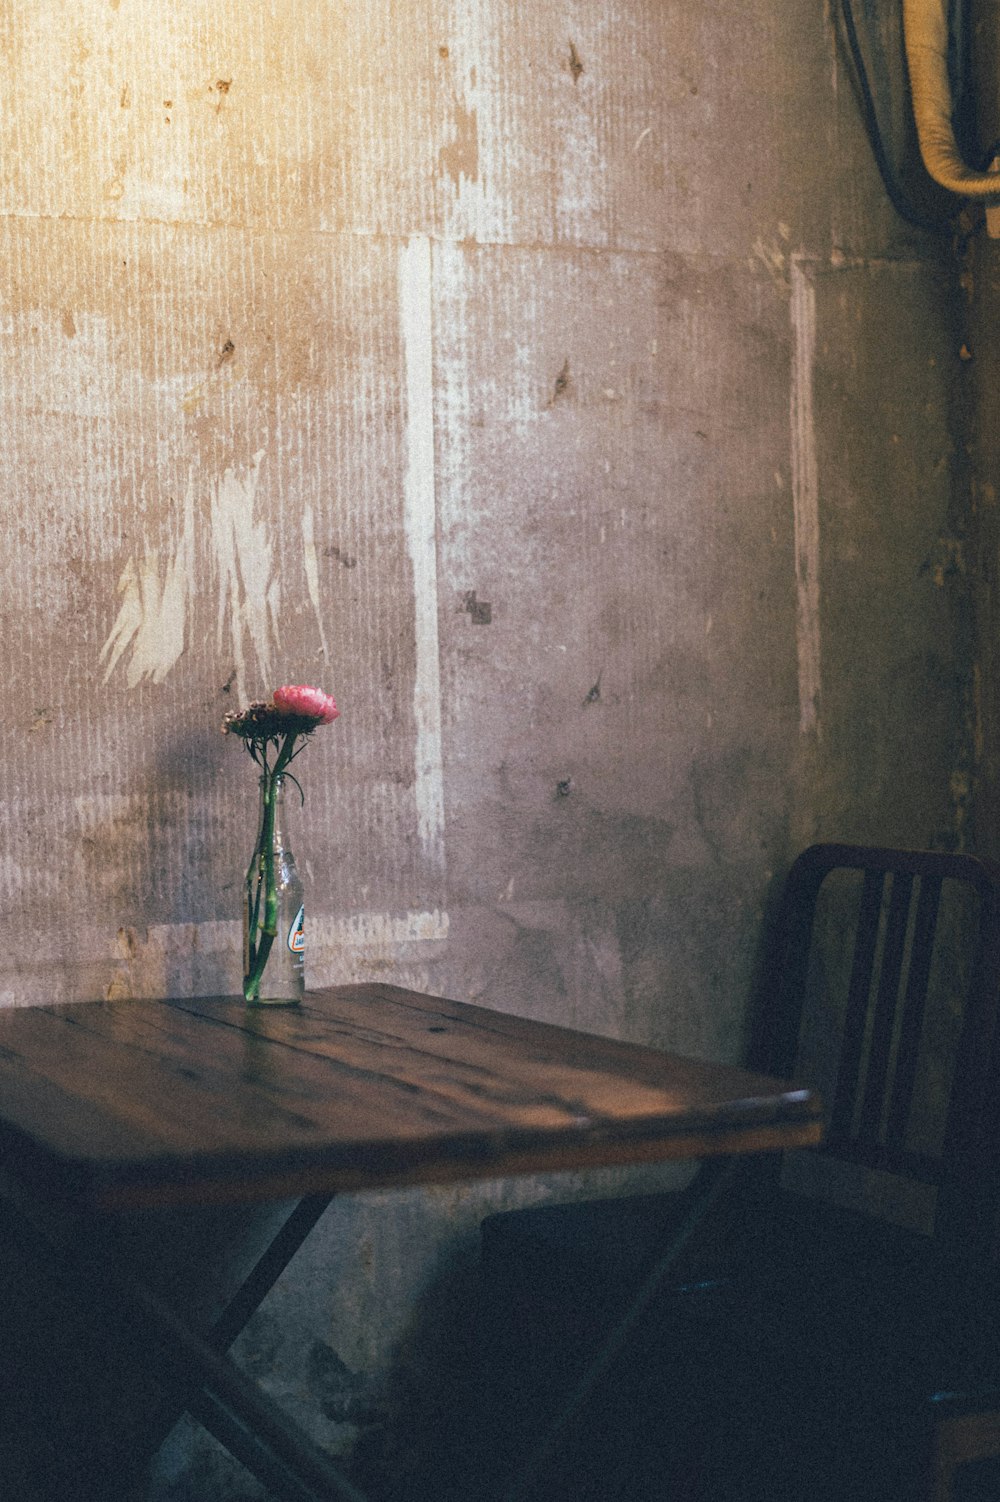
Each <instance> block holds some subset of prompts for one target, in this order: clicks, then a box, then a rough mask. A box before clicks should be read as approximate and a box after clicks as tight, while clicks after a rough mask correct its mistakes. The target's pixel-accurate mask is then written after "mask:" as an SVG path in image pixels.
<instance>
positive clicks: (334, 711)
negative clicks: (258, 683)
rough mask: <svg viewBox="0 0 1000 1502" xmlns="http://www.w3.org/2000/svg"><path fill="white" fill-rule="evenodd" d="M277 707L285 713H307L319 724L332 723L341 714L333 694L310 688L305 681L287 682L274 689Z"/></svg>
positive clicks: (307, 715) (308, 716) (306, 714)
mask: <svg viewBox="0 0 1000 1502" xmlns="http://www.w3.org/2000/svg"><path fill="white" fill-rule="evenodd" d="M273 698H274V704H275V708H276V709H280V710H282V711H284V713H285V714H299V715H305V716H306V717H307V718H308V719H311V720H315V721H316V723H317V725H332V724H333V721H334V720H335V719H336V718H337V717H338V715H339V714H340V710H339V709H338V708H337V706H336V704H335V703H334V700H333V696H332V695H331V694H324V692H323V690H322V689H321V688H309V687H308V686H307V685H306V684H304V683H286V684H285V685H284V686H283V687H282V688H276V689H275V691H274V695H273Z"/></svg>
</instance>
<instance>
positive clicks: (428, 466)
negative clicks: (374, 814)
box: [399, 235, 444, 872]
mask: <svg viewBox="0 0 1000 1502" xmlns="http://www.w3.org/2000/svg"><path fill="white" fill-rule="evenodd" d="M431 309H432V281H431V244H430V240H429V239H428V238H427V237H426V236H425V235H417V236H414V237H413V239H411V240H410V241H408V243H407V244H406V245H405V246H404V247H403V248H402V249H401V251H400V254H399V320H400V333H401V336H402V345H403V360H404V366H405V384H406V472H405V476H404V481H403V527H404V531H405V534H406V547H407V553H408V556H409V560H410V565H411V568H412V570H413V611H414V627H415V634H416V669H415V675H414V691H413V694H414V697H413V713H414V719H415V721H416V728H417V734H416V747H415V762H416V765H415V769H414V770H415V793H416V801H417V832H418V835H419V839H420V846H421V851H422V853H423V855H424V856H425V857H426V858H427V859H428V860H429V861H430V862H431V863H432V864H433V865H434V867H435V868H436V869H437V870H439V871H442V872H443V870H444V774H443V767H442V754H441V671H440V660H439V648H438V590H437V498H436V490H435V474H434V388H433V373H434V372H433V358H432V338H433V329H432V317H431Z"/></svg>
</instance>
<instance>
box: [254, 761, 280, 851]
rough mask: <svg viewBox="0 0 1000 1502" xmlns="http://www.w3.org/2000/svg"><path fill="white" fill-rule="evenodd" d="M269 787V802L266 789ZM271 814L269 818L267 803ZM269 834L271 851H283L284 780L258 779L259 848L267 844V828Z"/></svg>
mask: <svg viewBox="0 0 1000 1502" xmlns="http://www.w3.org/2000/svg"><path fill="white" fill-rule="evenodd" d="M269 786H270V800H269V797H268V787H269ZM269 801H270V803H271V808H272V812H271V814H270V818H269V810H268V802H269ZM269 827H270V832H271V849H272V850H284V849H285V779H284V777H281V776H279V777H272V778H267V777H262V778H261V779H260V836H259V845H260V847H261V848H263V847H264V845H265V844H266V843H267V834H268V828H269Z"/></svg>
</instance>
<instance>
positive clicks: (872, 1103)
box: [857, 872, 913, 1144]
mask: <svg viewBox="0 0 1000 1502" xmlns="http://www.w3.org/2000/svg"><path fill="white" fill-rule="evenodd" d="M912 894H913V877H912V876H908V875H904V874H903V873H902V872H897V874H896V875H895V876H894V877H893V878H892V895H891V898H890V901H889V920H888V923H887V925H886V933H885V943H884V945H883V947H882V963H881V965H880V967H879V978H878V990H877V994H876V999H875V1016H874V1019H873V1022H872V1035H871V1041H870V1044H869V1049H868V1068H867V1071H866V1073H865V1093H864V1099H863V1101H862V1104H861V1116H860V1120H859V1123H858V1129H857V1136H858V1139H859V1140H860V1141H862V1142H866V1143H870V1144H874V1143H876V1142H877V1141H878V1139H879V1128H880V1127H881V1125H882V1115H883V1111H884V1108H885V1093H886V1082H887V1080H888V1078H889V1056H890V1054H891V1052H892V1035H893V1030H894V1024H895V1021H896V1009H897V1007H898V1005H899V996H900V981H901V978H902V974H903V952H904V949H905V946H906V924H907V919H908V918H909V915H910V899H911V896H912Z"/></svg>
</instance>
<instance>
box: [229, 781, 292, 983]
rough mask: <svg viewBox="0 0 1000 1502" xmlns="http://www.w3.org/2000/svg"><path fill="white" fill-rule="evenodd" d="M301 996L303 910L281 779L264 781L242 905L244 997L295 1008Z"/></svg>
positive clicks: (283, 784) (261, 786) (261, 785)
mask: <svg viewBox="0 0 1000 1502" xmlns="http://www.w3.org/2000/svg"><path fill="white" fill-rule="evenodd" d="M269 857H270V858H269ZM261 966H263V968H261ZM304 992H305V906H304V902H303V894H302V883H301V881H300V880H299V874H298V872H297V871H296V869H295V857H294V856H293V855H292V852H291V850H290V849H289V848H288V845H287V844H286V837H285V779H284V778H283V777H281V776H279V777H273V778H272V777H262V778H261V779H260V825H259V830H258V834H257V843H256V845H255V847H254V852H253V857H252V859H251V861H250V865H249V868H248V870H247V876H246V885H245V891H244V901H243V995H244V997H245V999H246V1001H247V1002H248V1004H250V1005H252V1006H293V1005H294V1004H295V1003H296V1002H298V1001H301V1000H302V997H303V995H304Z"/></svg>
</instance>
